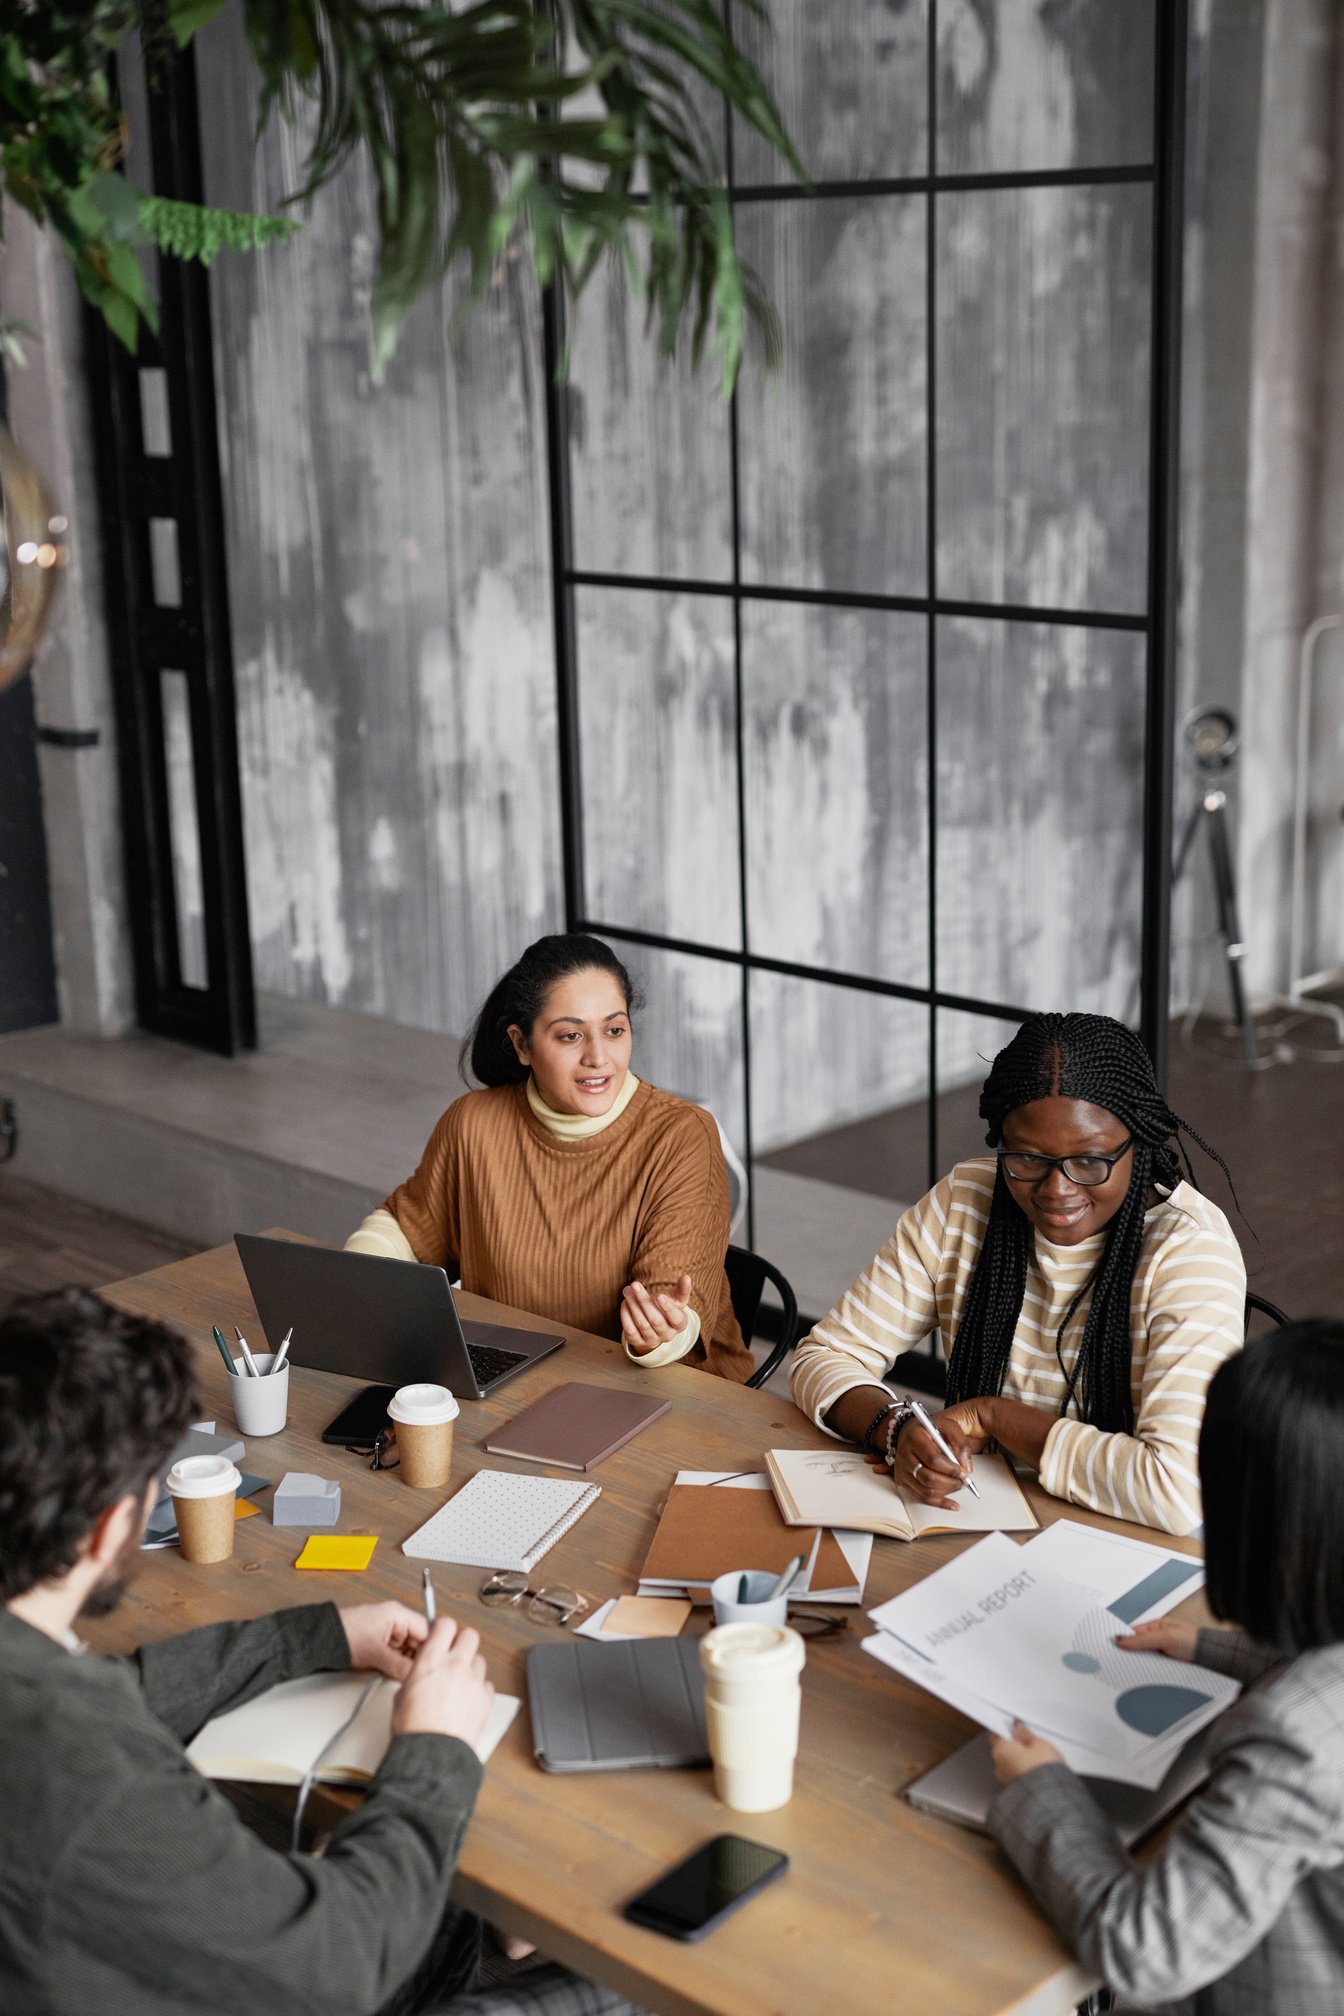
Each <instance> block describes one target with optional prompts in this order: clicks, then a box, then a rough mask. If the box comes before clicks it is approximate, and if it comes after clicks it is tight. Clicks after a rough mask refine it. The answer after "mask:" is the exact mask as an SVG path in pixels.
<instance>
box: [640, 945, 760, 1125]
mask: <svg viewBox="0 0 1344 2016" xmlns="http://www.w3.org/2000/svg"><path fill="white" fill-rule="evenodd" d="M607 936H608V939H609V941H610V943H611V945H612V948H613V950H615V951H616V952H617V953H618V954H619V955H620V957H621V958H622V959H623V960H624V961H625V963H626V965H627V966H628V967H629V969H630V976H631V978H632V980H633V981H634V983H635V986H636V988H637V989H638V990H639V991H640V992H641V993H642V994H643V995H644V1006H643V1008H641V1009H639V1010H638V1011H637V1012H636V1014H635V1019H634V1030H635V1042H634V1051H633V1055H632V1057H631V1068H632V1069H633V1070H634V1071H635V1072H636V1073H637V1074H638V1076H639V1077H641V1078H648V1079H650V1080H651V1081H652V1082H653V1083H654V1084H655V1085H661V1086H662V1088H663V1090H664V1091H665V1092H675V1093H677V1094H678V1096H679V1097H680V1098H683V1099H692V1100H694V1101H695V1103H696V1104H697V1105H700V1106H708V1108H709V1109H710V1111H711V1112H712V1113H713V1115H714V1117H715V1119H716V1120H717V1121H718V1122H719V1125H720V1126H721V1127H722V1128H723V1129H724V1131H725V1133H726V1134H727V1136H728V1139H729V1140H730V1142H731V1143H732V1145H733V1148H734V1150H735V1151H736V1153H737V1155H738V1156H739V1157H741V1156H742V1155H743V1154H744V1153H745V1148H746V1098H745V1084H746V1079H745V1071H744V1066H743V1060H742V969H741V967H739V966H734V965H731V964H729V962H728V961H727V960H724V959H697V958H693V957H692V956H691V955H690V954H689V953H685V952H663V951H660V950H657V949H655V948H654V947H652V946H648V945H633V944H629V943H623V942H622V940H621V938H620V935H619V933H617V932H608V934H607Z"/></svg>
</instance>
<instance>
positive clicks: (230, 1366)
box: [211, 1323, 238, 1379]
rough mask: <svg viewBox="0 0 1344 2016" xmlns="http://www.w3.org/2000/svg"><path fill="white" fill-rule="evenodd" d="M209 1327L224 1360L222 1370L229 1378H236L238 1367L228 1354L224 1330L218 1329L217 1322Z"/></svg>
mask: <svg viewBox="0 0 1344 2016" xmlns="http://www.w3.org/2000/svg"><path fill="white" fill-rule="evenodd" d="M211 1328H212V1329H213V1331H214V1336H215V1343H216V1345H217V1346H218V1349H219V1355H220V1357H221V1358H222V1359H223V1360H224V1370H225V1371H226V1372H227V1373H228V1375H229V1377H230V1379H236V1378H237V1377H238V1367H237V1366H236V1365H235V1364H234V1362H233V1359H232V1358H231V1357H230V1355H229V1347H228V1345H227V1344H226V1343H225V1342H224V1332H223V1331H222V1330H221V1329H220V1327H219V1325H218V1323H215V1324H212V1325H211Z"/></svg>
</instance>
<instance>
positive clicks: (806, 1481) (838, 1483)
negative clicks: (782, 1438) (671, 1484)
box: [765, 1448, 1037, 1540]
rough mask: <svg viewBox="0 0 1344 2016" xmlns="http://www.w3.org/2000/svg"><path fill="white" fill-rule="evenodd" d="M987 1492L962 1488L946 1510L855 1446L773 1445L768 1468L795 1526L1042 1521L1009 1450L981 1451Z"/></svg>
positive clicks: (899, 1529)
mask: <svg viewBox="0 0 1344 2016" xmlns="http://www.w3.org/2000/svg"><path fill="white" fill-rule="evenodd" d="M971 1464H972V1471H973V1474H974V1477H975V1481H976V1484H977V1485H978V1487H979V1491H980V1496H979V1498H978V1499H976V1498H972V1496H971V1494H970V1492H969V1491H961V1492H959V1493H958V1494H957V1510H956V1511H955V1512H943V1511H941V1510H940V1509H939V1508H938V1507H937V1506H936V1505H923V1504H921V1503H920V1501H919V1500H918V1499H917V1498H912V1497H910V1496H908V1494H907V1493H905V1492H903V1491H897V1490H894V1489H893V1487H892V1482H891V1478H890V1477H889V1476H888V1474H887V1472H886V1471H885V1470H875V1469H874V1468H873V1466H872V1465H871V1464H870V1463H868V1462H866V1461H865V1460H864V1458H863V1457H862V1456H861V1455H859V1453H858V1452H857V1450H853V1449H839V1448H835V1449H767V1450H766V1452H765V1468H766V1474H767V1475H768V1477H769V1479H770V1486H771V1489H772V1490H773V1491H774V1494H775V1497H776V1499H777V1500H778V1501H779V1509H780V1512H781V1513H782V1515H783V1518H784V1521H785V1524H786V1525H788V1526H804V1527H807V1526H816V1525H821V1524H826V1525H831V1526H852V1527H854V1528H855V1529H856V1530H857V1531H859V1532H861V1533H879V1534H882V1535H883V1536H884V1537H885V1538H887V1539H891V1540H919V1539H922V1538H923V1536H924V1535H925V1534H927V1533H1026V1532H1029V1531H1030V1530H1031V1529H1032V1528H1033V1527H1034V1526H1035V1525H1036V1524H1037V1519H1036V1514H1035V1513H1034V1512H1033V1511H1032V1509H1031V1507H1030V1505H1029V1504H1028V1503H1027V1500H1026V1496H1025V1494H1024V1492H1023V1490H1022V1486H1021V1485H1020V1484H1019V1483H1018V1481H1017V1479H1016V1477H1014V1475H1013V1473H1012V1471H1011V1470H1010V1469H1009V1467H1008V1465H1007V1464H1006V1463H1005V1462H1004V1460H1003V1458H1002V1456H983V1455H982V1456H973V1457H972V1458H971Z"/></svg>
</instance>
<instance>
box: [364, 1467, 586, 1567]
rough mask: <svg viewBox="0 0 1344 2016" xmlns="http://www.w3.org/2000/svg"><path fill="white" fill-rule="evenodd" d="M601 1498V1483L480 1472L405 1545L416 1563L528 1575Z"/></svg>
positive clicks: (405, 1549) (508, 1472)
mask: <svg viewBox="0 0 1344 2016" xmlns="http://www.w3.org/2000/svg"><path fill="white" fill-rule="evenodd" d="M601 1495H602V1486H601V1485H600V1484H579V1483H571V1482H570V1481H569V1479H568V1478H567V1477H530V1476H526V1475H522V1476H519V1475H515V1474H514V1472H513V1471H511V1470H478V1471H477V1473H476V1475H475V1476H474V1477H473V1478H472V1479H471V1481H470V1483H468V1484H464V1485H463V1486H462V1489H461V1490H460V1491H459V1492H457V1493H456V1495H455V1496H454V1497H452V1498H450V1499H449V1500H448V1503H447V1504H446V1505H443V1506H440V1508H439V1510H438V1511H437V1512H436V1513H435V1514H434V1517H433V1518H432V1519H430V1520H427V1521H426V1523H425V1524H424V1525H423V1526H421V1527H419V1528H417V1530H416V1531H415V1532H414V1533H412V1535H411V1537H410V1539H409V1540H406V1541H403V1543H402V1549H401V1551H402V1553H403V1554H409V1555H411V1556H412V1557H413V1558H414V1559H416V1560H419V1561H447V1562H453V1563H455V1564H456V1565H457V1566H459V1567H463V1568H512V1569H517V1570H519V1571H521V1572H524V1573H526V1572H527V1571H529V1570H530V1569H532V1568H533V1567H535V1565H536V1563H537V1562H538V1561H540V1559H541V1557H542V1555H543V1554H545V1553H546V1552H547V1551H548V1550H549V1549H550V1548H552V1547H554V1545H555V1543H556V1541H557V1540H559V1539H560V1538H561V1537H562V1535H564V1534H566V1533H568V1531H569V1529H570V1527H571V1526H573V1525H574V1523H575V1522H576V1520H579V1519H581V1518H582V1517H583V1515H584V1513H585V1512H586V1511H587V1510H588V1507H589V1506H590V1505H595V1504H596V1503H597V1500H598V1499H599V1498H600V1497H601Z"/></svg>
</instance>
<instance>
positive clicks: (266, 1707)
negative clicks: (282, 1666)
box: [187, 1673, 520, 1785]
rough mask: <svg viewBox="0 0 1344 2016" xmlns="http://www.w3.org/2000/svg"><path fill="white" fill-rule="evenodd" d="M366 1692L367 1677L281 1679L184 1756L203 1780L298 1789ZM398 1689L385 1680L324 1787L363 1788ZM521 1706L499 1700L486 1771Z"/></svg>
mask: <svg viewBox="0 0 1344 2016" xmlns="http://www.w3.org/2000/svg"><path fill="white" fill-rule="evenodd" d="M368 1685H369V1675H368V1674H367V1673H310V1674H307V1675H305V1677H304V1678H303V1679H302V1680H283V1681H281V1683H280V1685H279V1686H278V1687H271V1688H268V1689H267V1691H266V1693H264V1694H259V1695H258V1696H257V1698H256V1700H255V1701H246V1702H244V1704H243V1706H242V1707H241V1708H230V1709H229V1711H228V1713H227V1714H225V1715H216V1716H215V1718H214V1720H213V1721H211V1722H207V1723H206V1725H205V1727H204V1729H202V1730H201V1732H200V1734H199V1735H198V1736H197V1737H196V1738H195V1739H194V1741H192V1742H191V1743H189V1744H188V1745H187V1756H188V1757H189V1758H190V1760H191V1762H192V1763H193V1764H194V1765H195V1766H196V1769H197V1770H198V1771H199V1772H200V1773H201V1774H202V1776H203V1777H206V1778H232V1779H236V1780H238V1781H240V1782H241V1783H244V1784H251V1785H300V1784H302V1782H303V1779H304V1777H305V1775H306V1774H307V1772H308V1771H309V1770H311V1768H312V1765H313V1761H314V1759H315V1758H317V1757H319V1756H321V1754H322V1751H323V1749H324V1748H325V1746H326V1745H327V1744H328V1743H330V1742H331V1740H332V1738H333V1736H335V1734H336V1732H337V1730H338V1729H339V1728H340V1726H341V1724H342V1723H343V1722H344V1721H346V1720H347V1718H348V1717H349V1716H350V1715H351V1714H352V1713H353V1712H354V1709H355V1707H356V1705H357V1703H358V1701H359V1698H360V1696H361V1695H362V1694H363V1692H364V1690H365V1688H366V1687H368ZM396 1698H397V1682H396V1681H395V1680H387V1679H380V1680H377V1681H376V1682H375V1683H374V1686H373V1691H372V1692H371V1693H370V1695H369V1698H368V1700H367V1701H366V1702H365V1703H364V1706H363V1707H362V1708H361V1709H360V1711H359V1713H358V1715H356V1716H355V1719H354V1721H353V1722H352V1723H351V1725H350V1727H349V1728H348V1729H347V1730H346V1732H345V1735H344V1736H343V1737H342V1738H341V1740H340V1742H339V1743H338V1744H337V1745H336V1747H335V1749H334V1750H333V1751H332V1754H331V1755H330V1757H327V1758H324V1759H323V1762H322V1767H321V1769H320V1770H319V1772H318V1774H317V1775H318V1778H319V1780H320V1781H321V1783H322V1784H324V1785H365V1784H367V1783H368V1781H369V1779H370V1778H372V1776H373V1774H374V1772H375V1771H376V1770H377V1769H378V1766H379V1765H380V1764H381V1763H382V1761H383V1757H384V1754H385V1753H386V1750H387V1746H388V1744H389V1743H390V1742H391V1740H392V1703H393V1702H394V1701H395V1700H396ZM519 1706H520V1703H519V1700H518V1697H517V1695H516V1694H496V1696H495V1698H494V1701H493V1702H492V1704H491V1708H490V1719H489V1721H488V1722H487V1723H486V1725H485V1728H484V1729H483V1730H482V1732H481V1735H480V1738H479V1740H478V1741H477V1744H476V1755H477V1756H478V1757H479V1758H480V1760H481V1762H482V1764H484V1762H485V1760H486V1758H487V1757H488V1756H489V1755H490V1753H491V1751H492V1750H493V1749H494V1748H495V1745H496V1744H497V1743H498V1742H499V1739H500V1737H501V1736H502V1735H503V1734H504V1732H505V1730H506V1729H507V1728H508V1726H509V1724H510V1723H511V1722H512V1720H513V1718H514V1716H515V1715H516V1714H517V1713H518V1709H519Z"/></svg>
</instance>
